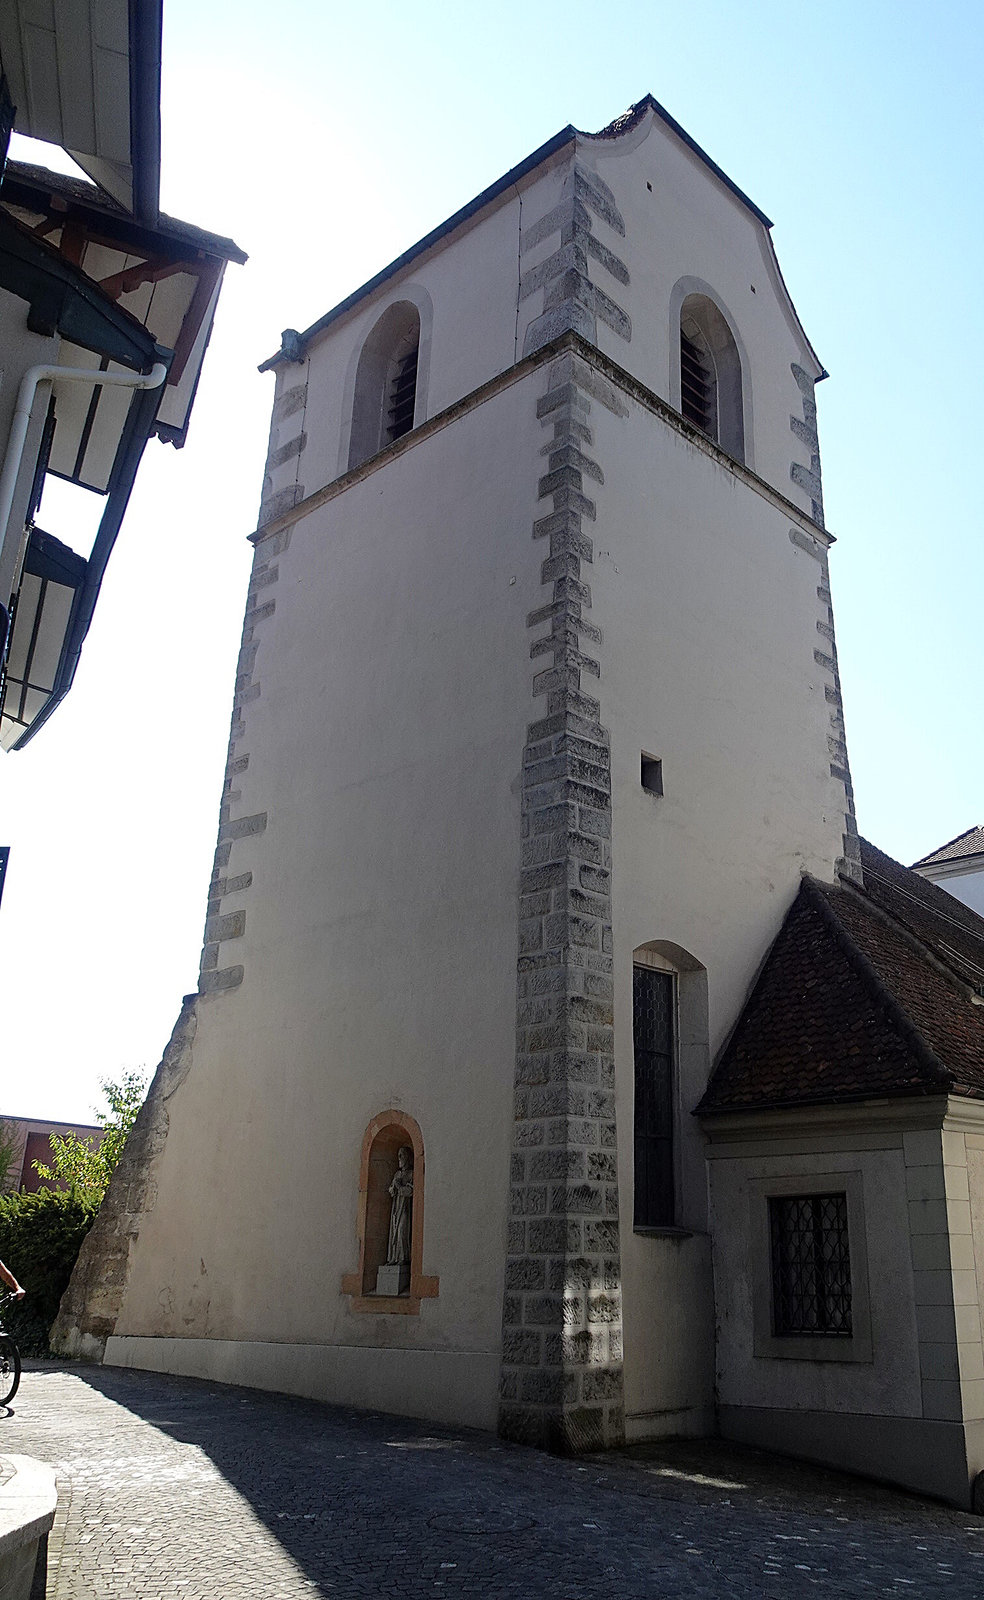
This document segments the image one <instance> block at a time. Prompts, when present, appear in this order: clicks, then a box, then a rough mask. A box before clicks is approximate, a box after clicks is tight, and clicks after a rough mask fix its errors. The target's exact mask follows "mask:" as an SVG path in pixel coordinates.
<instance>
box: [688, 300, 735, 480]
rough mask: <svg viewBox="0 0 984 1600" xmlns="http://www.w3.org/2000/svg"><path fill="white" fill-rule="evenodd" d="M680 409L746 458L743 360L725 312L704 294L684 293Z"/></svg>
mask: <svg viewBox="0 0 984 1600" xmlns="http://www.w3.org/2000/svg"><path fill="white" fill-rule="evenodd" d="M680 410H681V412H682V414H683V415H684V416H685V417H686V419H687V421H688V422H692V423H693V425H694V427H695V428H699V429H700V431H701V433H706V435H707V437H708V438H709V439H713V440H714V443H715V444H719V445H720V446H721V448H722V450H727V452H728V454H729V455H732V456H734V457H735V459H736V460H738V461H744V459H745V426H744V415H743V408H742V381H741V358H740V356H739V354H738V346H737V344H736V343H735V338H734V335H733V333H732V332H731V329H730V328H729V327H728V324H727V321H726V320H725V318H724V315H723V314H722V312H721V311H720V310H719V308H718V307H717V306H716V305H715V304H714V301H713V300H711V299H709V297H708V296H707V295H703V294H691V295H688V296H687V298H686V299H685V300H684V302H683V305H682V306H681V308H680Z"/></svg>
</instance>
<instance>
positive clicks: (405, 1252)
mask: <svg viewBox="0 0 984 1600" xmlns="http://www.w3.org/2000/svg"><path fill="white" fill-rule="evenodd" d="M396 1161H397V1167H396V1171H395V1173H394V1174H393V1181H392V1183H391V1184H390V1186H389V1195H390V1198H391V1200H392V1202H393V1204H392V1208H391V1210H390V1230H389V1248H388V1249H387V1251H386V1264H387V1266H391V1267H396V1266H400V1267H402V1266H405V1265H407V1264H408V1263H409V1261H410V1218H411V1213H412V1211H413V1151H412V1150H411V1148H410V1146H409V1145H408V1144H403V1145H401V1146H400V1149H399V1153H398V1155H397V1158H396Z"/></svg>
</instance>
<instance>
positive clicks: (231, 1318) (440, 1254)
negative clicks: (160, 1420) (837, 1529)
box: [60, 97, 858, 1449]
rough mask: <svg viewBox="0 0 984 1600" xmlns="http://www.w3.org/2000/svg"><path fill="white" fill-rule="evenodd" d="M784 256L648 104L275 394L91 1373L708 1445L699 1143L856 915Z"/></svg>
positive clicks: (435, 252) (509, 185) (77, 1285)
mask: <svg viewBox="0 0 984 1600" xmlns="http://www.w3.org/2000/svg"><path fill="white" fill-rule="evenodd" d="M769 230H770V224H769V221H768V219H767V218H766V217H765V216H764V215H763V214H762V212H761V211H759V210H758V209H757V207H756V206H755V205H753V204H752V202H751V201H750V200H749V199H748V198H747V197H746V196H745V195H744V194H742V193H741V191H740V190H739V189H738V188H737V187H736V186H735V185H734V184H733V183H732V182H731V181H730V179H729V178H727V177H726V176H725V174H724V173H723V172H722V171H721V170H720V168H718V167H717V166H715V164H714V163H713V162H712V161H711V160H710V159H709V158H708V157H707V156H706V155H705V154H704V152H703V151H701V150H700V149H699V148H698V147H697V146H696V145H695V144H694V142H693V140H692V139H690V138H689V137H688V135H687V134H686V133H685V132H684V131H683V130H682V129H681V128H680V127H679V126H678V125H677V124H676V123H675V122H674V121H673V120H672V118H670V117H669V116H668V115H667V114H666V112H665V111H664V110H663V109H662V108H661V107H660V106H659V105H657V104H656V102H655V101H653V100H652V99H651V98H648V97H647V98H646V99H645V100H643V101H641V102H640V103H639V104H638V105H637V106H635V107H633V109H632V110H631V111H630V112H629V113H627V114H626V115H625V116H624V117H622V118H620V119H619V120H618V121H617V122H615V123H613V124H612V125H611V126H610V127H608V128H606V129H604V130H603V131H602V132H601V133H599V134H594V135H586V134H582V133H580V132H577V131H576V130H574V129H573V128H567V129H565V130H564V131H563V132H562V133H561V134H559V135H558V136H557V137H556V138H554V139H553V140H551V141H550V142H549V143H548V144H547V145H545V146H543V148H542V149H540V150H538V151H536V152H535V153H534V154H533V155H532V156H530V157H529V159H528V160H526V161H524V162H523V163H522V164H521V165H520V166H519V167H517V168H515V169H514V170H513V171H512V172H509V173H508V174H507V175H506V176H505V177H504V178H502V179H501V180H500V181H499V182H498V183H496V184H494V185H493V186H492V187H491V188H490V189H488V190H486V191H485V192H484V193H483V194H481V195H479V196H478V197H477V198H476V199H475V200H473V201H472V202H471V203H470V204H469V205H467V206H466V207H465V208H464V209H463V210H462V211H460V212H459V213H457V214H456V215H455V216H453V217H451V218H450V219H449V220H448V221H447V222H446V223H445V224H443V225H442V226H441V227H440V228H438V229H437V230H435V232H434V233H432V234H430V235H429V236H428V237H427V238H425V239H423V240H422V241H421V242H420V243H419V244H417V245H416V246H414V247H413V248H412V249H410V250H408V251H407V252H406V253H405V254H404V255H403V256H401V257H400V258H399V260H397V261H395V262H394V263H393V264H392V265H391V266H390V267H388V268H387V269H386V270H385V271H383V272H381V273H380V274H379V275H378V276H377V277H376V278H374V279H373V280H372V281H371V282H369V283H367V284H366V285H364V286H363V288H361V289H359V290H358V291H357V292H356V293H354V294H353V295H351V296H350V297H349V298H348V299H347V300H346V301H344V302H343V303H342V304H341V305H339V306H337V307H335V309H334V310H332V311H330V312H328V313H327V315H325V316H324V317H322V318H321V319H320V321H318V322H317V323H315V324H314V326H313V327H312V328H310V329H308V330H307V331H306V332H305V333H303V334H296V333H294V332H290V333H288V334H285V336H284V339H283V345H282V348H281V349H280V351H279V352H278V353H277V354H276V355H275V356H273V357H272V358H271V360H270V361H269V362H267V363H266V366H267V368H268V369H269V370H271V371H272V372H273V373H274V375H275V380H276V396H275V401H274V408H273V422H272V427H271V436H270V450H269V457H268V461H267V474H266V480H265V485H264V497H263V502H262V506H261V511H260V518H259V526H258V528H257V530H256V532H255V533H254V534H253V535H252V539H253V544H254V547H255V559H254V567H253V575H252V581H251V584H250V593H249V600H248V605H247V610H246V618H245V628H244V633H243V644H242V651H241V655H240V662H239V675H238V677H237V682H236V697H235V708H234V712H233V720H232V731H231V742H230V747H229V761H228V768H227V779H226V786H225V788H226V792H225V796H224V800H223V806H222V816H221V826H220V832H219V844H218V848H217V852H216V866H215V872H214V875H213V882H212V886H211V891H210V898H209V907H208V921H207V926H206V936H205V948H204V954H203V960H202V976H201V984H200V992H199V995H198V996H197V997H195V998H191V999H189V1001H188V1002H187V1003H186V1005H185V1008H184V1010H183V1011H182V1016H181V1019H180V1021H179V1025H178V1028H177V1029H176V1032H175V1036H174V1038H173V1039H172V1043H171V1045H170V1046H169V1049H168V1052H167V1054H166V1056H165V1060H164V1062H163V1063H162V1067H161V1069H160V1071H159V1073H158V1077H157V1079H156V1080H155V1084H154V1087H153V1089H152V1091H151V1095H150V1098H149V1101H148V1105H147V1107H146V1108H145V1112H144V1113H143V1115H142V1119H141V1123H140V1124H139V1125H138V1130H137V1135H136V1137H135V1139H134V1142H133V1146H132V1149H131V1150H129V1151H128V1156H127V1160H126V1163H125V1164H124V1166H123V1167H122V1168H121V1169H120V1172H119V1173H118V1174H117V1179H116V1180H115V1181H114V1186H113V1189H112V1191H111V1194H110V1198H109V1201H108V1203H107V1206H106V1207H105V1208H104V1211H103V1213H102V1215H101V1218H100V1222H99V1224H98V1226H97V1228H96V1230H94V1233H93V1235H92V1236H91V1240H90V1244H89V1246H88V1248H87V1252H86V1253H85V1254H84V1256H83V1258H82V1261H81V1263H80V1268H79V1270H78V1272H77V1274H76V1280H75V1281H74V1282H73V1288H72V1291H71V1292H70V1294H69V1296H68V1298H67V1300H66V1302H65V1305H64V1307H63V1314H62V1318H61V1320H60V1338H61V1342H62V1346H63V1348H74V1349H87V1350H89V1351H94V1352H97V1353H98V1352H101V1351H104V1354H105V1359H106V1360H107V1361H108V1362H113V1363H116V1364H126V1365H134V1366H142V1367H150V1368H155V1369H163V1370H168V1371H175V1372H183V1373H196V1374H200V1375H202V1376H207V1377H214V1378H221V1379H227V1380H232V1381H238V1382H243V1383H249V1384H255V1385H259V1386H265V1387H270V1388H276V1389H281V1390H288V1391H294V1392H298V1393H302V1394H308V1395H314V1396H318V1397H321V1398H324V1399H327V1400H332V1401H342V1402H345V1403H351V1404H355V1405H362V1406H372V1407H376V1408H379V1409H382V1410H392V1411H399V1412H404V1413H408V1414H411V1415H418V1416H424V1417H430V1418H434V1419H437V1420H442V1421H448V1422H454V1423H461V1424H472V1425H476V1426H479V1427H484V1428H490V1429H491V1428H496V1427H498V1428H499V1429H500V1430H501V1432H502V1433H504V1434H505V1435H506V1436H507V1437H509V1438H512V1439H520V1440H526V1441H529V1442H531V1443H537V1444H542V1445H546V1446H550V1447H557V1448H566V1449H583V1448H597V1447H599V1446H602V1445H606V1444H615V1443H618V1442H620V1441H622V1440H623V1439H625V1438H628V1439H630V1440H633V1439H642V1438H646V1437H653V1436H658V1435H660V1434H667V1433H675V1434H680V1433H690V1434H699V1433H702V1432H706V1431H710V1430H711V1429H712V1427H713V1415H714V1411H713V1408H714V1323H715V1317H714V1287H713V1282H712V1274H711V1264H710V1263H711V1256H710V1240H709V1234H708V1216H707V1199H706V1196H707V1182H706V1175H705V1169H704V1152H703V1142H702V1135H701V1132H700V1129H699V1126H698V1123H697V1121H696V1120H695V1118H694V1117H693V1115H692V1112H693V1110H694V1108H695V1107H696V1106H697V1104H698V1102H699V1101H700V1099H701V1096H702V1095H703V1093H704V1091H705V1088H706V1086H707V1082H708V1078H709V1075H710V1070H711V1064H712V1062H713V1061H714V1060H715V1059H716V1058H717V1057H718V1055H719V1053H720V1052H721V1050H722V1047H723V1046H724V1044H725V1042H726V1041H727V1039H728V1036H729V1034H730V1032H731V1030H732V1029H733V1028H734V1025H735V1022H736V1019H737V1018H738V1015H739V1013H740V1011H741V1008H742V1005H743V1003H744V1001H745V998H746V996H747V995H748V993H749V990H750V988H751V986H752V984H753V981H754V979H755V977H756V974H757V972H758V970H759V968H760V967H761V964H762V962H763V960H764V958H765V956H766V953H767V951H768V950H769V948H770V946H771V944H772V942H773V940H774V939H775V937H776V935H777V933H778V931H779V928H780V926H781V924H782V921H783V918H784V916H785V915H786V912H787V911H788V909H789V907H790V905H791V903H792V902H793V900H794V897H795V896H796V893H797V890H798V887H799V885H800V881H801V878H802V876H803V874H804V873H807V874H810V875H812V877H813V878H814V879H818V880H821V881H824V882H828V883H833V882H834V880H835V878H836V877H837V875H838V873H840V874H842V875H844V874H846V875H847V876H848V877H850V876H851V875H852V874H856V873H857V872H858V866H857V862H858V851H857V840H856V835H855V828H854V820H853V806H852V798H851V785H850V777H849V772H848V766H847V753H846V748H845V744H844V728H843V721H842V715H841V702H840V692H839V684H838V675H837V664H836V661H837V658H836V651H835V647H834V634H833V623H832V615H831V610H830V591H829V586H828V573H827V549H828V545H829V543H830V540H829V537H828V535H827V534H826V533H825V531H824V523H823V497H822V490H821V479H820V459H819V452H818V443H817V431H816V407H815V403H814V385H815V383H816V382H817V380H818V379H820V378H822V377H823V376H824V373H823V369H822V367H821V365H820V362H819V361H818V359H817V357H816V355H815V353H814V351H813V349H812V347H811V345H810V343H809V341H808V339H807V337H806V335H805V334H804V332H803V329H802V327H801V326H800V323H799V320H798V318H797V315H796V312H795V310H794V308H793V305H792V302H791V301H790V298H789V295H788V293H787V290H786V287H785V284H784V283H783V280H782V276H781V274H780V272H779V268H778V265H777V262H776V258H775V255H774V253H773V249H772V244H771V239H770V231H769ZM407 1173H410V1174H411V1179H410V1182H411V1183H412V1191H411V1189H410V1188H408V1187H407V1184H406V1182H405V1181H404V1180H405V1177H406V1174H407ZM401 1175H402V1176H401Z"/></svg>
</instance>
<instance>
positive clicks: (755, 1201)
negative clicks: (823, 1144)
mask: <svg viewBox="0 0 984 1600" xmlns="http://www.w3.org/2000/svg"><path fill="white" fill-rule="evenodd" d="M829 1194H843V1195H844V1197H845V1199H846V1202H847V1241H848V1257H849V1261H850V1269H851V1322H852V1331H851V1333H849V1334H844V1333H837V1332H834V1331H833V1330H832V1331H830V1332H824V1333H820V1332H817V1333H783V1334H777V1333H776V1332H775V1331H774V1330H775V1321H774V1307H773V1293H772V1284H773V1275H772V1229H771V1219H770V1207H769V1201H770V1200H786V1199H794V1198H795V1199H798V1198H803V1199H809V1198H813V1197H814V1196H819V1195H829ZM748 1197H749V1239H750V1241H751V1257H752V1258H751V1261H750V1263H749V1266H750V1273H749V1276H750V1280H751V1293H752V1319H753V1342H754V1355H755V1357H756V1358H758V1359H769V1358H772V1359H775V1358H779V1359H781V1360H790V1361H810V1362H815V1361H846V1362H859V1361H864V1362H871V1361H872V1360H873V1359H874V1357H873V1351H872V1337H871V1302H870V1294H869V1288H868V1250H867V1232H866V1227H865V1215H864V1184H863V1178H862V1174H861V1172H860V1170H857V1169H851V1170H844V1171H840V1172H802V1173H798V1174H796V1175H794V1176H788V1177H775V1178H752V1179H750V1180H749V1184H748Z"/></svg>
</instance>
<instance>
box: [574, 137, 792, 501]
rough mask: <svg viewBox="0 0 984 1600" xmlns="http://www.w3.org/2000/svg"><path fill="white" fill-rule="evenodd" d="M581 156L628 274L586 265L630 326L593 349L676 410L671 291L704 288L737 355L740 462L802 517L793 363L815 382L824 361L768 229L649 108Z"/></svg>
mask: <svg viewBox="0 0 984 1600" xmlns="http://www.w3.org/2000/svg"><path fill="white" fill-rule="evenodd" d="M578 160H579V161H581V162H582V163H584V165H586V166H589V167H591V168H593V169H594V170H595V171H596V172H597V173H598V175H599V176H600V177H601V178H602V179H603V180H604V182H605V183H606V184H607V185H608V186H609V188H610V189H611V190H612V192H613V194H614V196H615V199H616V201H617V204H618V208H619V211H620V213H621V215H622V217H623V219H624V222H625V236H624V238H619V236H618V235H617V234H616V232H615V230H613V229H612V228H610V227H608V226H607V224H606V223H605V222H604V221H603V220H602V219H597V220H596V221H595V223H594V228H593V231H594V232H595V233H596V234H597V235H598V237H599V239H601V240H602V242H603V243H605V244H606V245H608V246H609V247H610V248H611V249H613V250H615V251H617V253H618V254H619V255H621V256H623V258H624V259H625V261H626V264H627V265H628V267H629V269H630V272H631V282H630V284H629V285H627V286H626V287H625V288H621V289H619V288H616V287H614V286H613V285H612V284H611V282H610V280H609V281H606V280H605V277H604V274H603V272H602V271H601V270H600V269H599V268H598V266H597V263H595V262H592V263H591V275H592V280H593V281H596V282H598V283H599V284H604V286H605V287H606V288H607V289H608V291H609V292H610V293H612V294H613V296H614V297H615V298H616V299H617V300H618V302H619V304H620V305H621V306H622V308H623V309H624V310H625V311H626V312H627V313H628V315H629V317H630V318H631V321H632V339H631V343H630V344H626V343H625V341H624V340H623V339H622V338H620V337H619V335H618V334H617V333H616V332H614V331H613V330H612V329H611V328H609V327H608V326H606V325H605V324H604V323H599V327H598V345H599V348H600V349H601V350H603V351H604V352H605V354H606V355H608V356H610V357H611V359H612V360H613V361H617V362H618V363H619V365H620V366H623V367H626V368H627V369H628V371H630V372H631V373H632V374H633V376H634V377H637V378H638V379H639V380H640V381H641V382H642V383H644V384H645V385H646V387H647V388H649V389H652V390H653V391H654V392H655V393H656V394H658V395H659V396H660V398H661V399H664V400H667V401H669V402H670V403H671V404H672V405H674V406H679V382H678V368H679V322H678V315H679V303H680V300H681V299H682V294H679V295H677V296H676V298H674V290H675V288H676V287H677V285H689V284H692V283H699V284H700V285H702V286H703V289H702V292H705V293H710V295H711V296H712V298H713V299H714V300H715V301H716V302H717V303H718V305H719V306H720V308H721V310H722V311H723V312H724V313H725V316H726V319H727V321H728V322H729V324H730V326H731V329H732V332H733V333H734V335H735V337H736V340H737V343H738V348H739V352H740V354H741V356H742V366H743V378H744V392H745V441H746V452H745V459H746V462H747V464H748V465H749V466H750V467H752V468H753V470H754V471H755V472H757V473H758V474H759V476H760V477H762V478H764V479H765V480H766V482H767V483H770V484H772V485H773V487H774V488H776V489H778V490H779V492H780V493H781V494H785V495H787V496H788V497H789V498H790V499H791V500H792V501H793V502H794V504H796V505H798V506H801V507H802V509H803V510H804V511H807V512H808V511H809V510H810V500H809V497H808V496H807V495H806V494H805V493H804V492H803V490H802V489H801V488H800V487H799V486H798V485H797V484H795V483H794V482H793V481H792V480H791V478H790V464H791V463H792V462H793V461H797V462H799V463H800V464H801V465H803V466H805V467H809V465H810V452H809V450H808V449H807V447H806V446H805V445H804V444H803V442H802V441H801V440H800V439H799V438H797V436H796V435H795V434H794V433H793V431H792V429H791V427H790V417H791V416H795V417H797V418H802V415H803V397H802V393H801V391H800V389H799V388H798V386H797V383H796V380H795V378H794V377H793V374H792V371H791V366H792V363H793V362H796V363H797V364H798V365H799V366H800V367H802V368H803V370H804V371H805V372H807V373H808V374H809V376H810V377H811V378H813V379H814V380H815V379H816V378H818V377H819V376H820V368H819V367H818V365H817V362H816V358H815V356H814V355H813V353H812V351H811V350H810V348H809V345H808V344H807V342H806V340H805V338H804V336H803V333H802V330H801V329H800V328H799V326H798V324H797V322H796V319H795V315H794V313H792V311H791V309H790V304H789V299H788V295H787V293H786V290H785V289H784V287H783V286H782V283H781V280H780V278H779V273H778V269H777V266H776V261H775V256H774V254H773V251H772V246H771V242H770V239H769V233H768V230H767V229H766V228H765V226H764V224H763V223H761V222H760V221H759V220H758V218H757V217H756V216H755V215H754V214H753V213H752V212H751V211H749V209H748V207H747V206H745V205H744V204H743V202H742V201H741V200H739V199H738V197H737V196H736V195H734V194H733V193H732V192H731V191H730V190H729V189H728V187H727V186H726V185H725V184H724V183H722V182H721V180H720V179H718V178H716V177H715V176H714V174H713V173H711V172H710V171H709V169H708V168H707V166H706V165H705V163H704V162H703V161H701V159H700V157H699V156H697V155H696V154H695V153H694V152H693V151H692V150H690V149H688V147H687V146H686V145H685V144H683V142H682V141H681V140H680V139H678V138H677V137H676V135H675V134H674V133H673V132H672V131H671V130H670V129H668V128H667V127H666V125H665V124H664V123H662V122H661V121H660V119H659V118H658V117H656V116H655V115H654V114H653V113H649V114H648V115H647V117H646V118H645V120H644V121H643V123H642V124H641V125H640V127H639V128H637V129H636V130H634V131H633V132H632V133H631V134H629V135H627V136H625V137H624V138H622V139H612V140H605V141H600V140H591V139H585V140H579V141H578ZM649 185H651V188H650V187H648V186H649ZM685 292H688V293H689V292H692V291H691V288H690V287H688V288H687V289H686V291H685ZM674 313H675V314H674Z"/></svg>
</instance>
